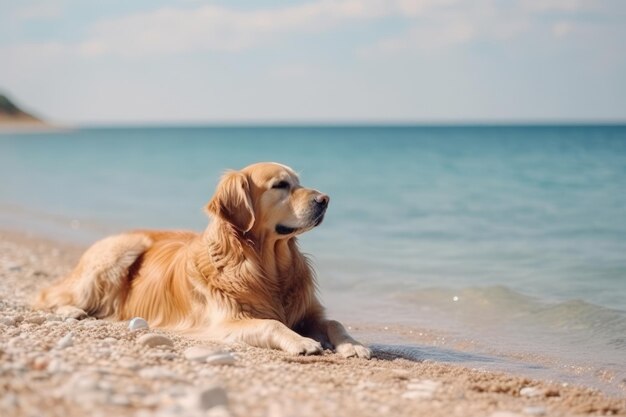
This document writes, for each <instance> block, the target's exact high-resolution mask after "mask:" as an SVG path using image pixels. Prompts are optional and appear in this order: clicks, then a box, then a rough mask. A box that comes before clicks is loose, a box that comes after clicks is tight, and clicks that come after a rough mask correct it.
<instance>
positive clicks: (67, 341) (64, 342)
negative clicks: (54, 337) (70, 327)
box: [56, 332, 74, 349]
mask: <svg viewBox="0 0 626 417" xmlns="http://www.w3.org/2000/svg"><path fill="white" fill-rule="evenodd" d="M73 337H74V334H73V333H72V332H69V333H68V334H66V335H65V336H63V337H62V338H61V340H59V341H58V342H57V344H56V348H57V349H65V348H68V347H70V346H73V345H74V340H73Z"/></svg>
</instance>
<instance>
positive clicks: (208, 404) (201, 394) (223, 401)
mask: <svg viewBox="0 0 626 417" xmlns="http://www.w3.org/2000/svg"><path fill="white" fill-rule="evenodd" d="M183 403H184V405H185V406H187V407H188V408H190V409H193V410H200V411H206V410H209V409H211V408H213V407H218V406H226V405H227V404H228V397H227V395H226V391H225V390H224V388H222V387H220V386H219V385H210V386H207V387H204V388H201V389H199V390H194V391H191V392H190V393H189V394H188V395H187V398H185V400H184V401H183Z"/></svg>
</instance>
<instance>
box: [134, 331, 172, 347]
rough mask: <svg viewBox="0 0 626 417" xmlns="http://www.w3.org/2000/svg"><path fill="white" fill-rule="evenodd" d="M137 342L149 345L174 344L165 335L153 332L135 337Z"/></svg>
mask: <svg viewBox="0 0 626 417" xmlns="http://www.w3.org/2000/svg"><path fill="white" fill-rule="evenodd" d="M137 342H139V344H141V345H144V346H149V347H155V346H174V343H173V342H172V341H171V340H170V339H168V338H167V337H165V336H162V335H160V334H155V333H148V334H144V335H143V336H141V337H140V338H139V339H137Z"/></svg>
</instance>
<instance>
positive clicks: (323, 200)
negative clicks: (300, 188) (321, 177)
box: [315, 194, 330, 207]
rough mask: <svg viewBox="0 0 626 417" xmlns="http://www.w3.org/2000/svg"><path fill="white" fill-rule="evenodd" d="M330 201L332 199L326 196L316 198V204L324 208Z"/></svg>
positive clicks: (321, 195) (320, 195) (319, 195)
mask: <svg viewBox="0 0 626 417" xmlns="http://www.w3.org/2000/svg"><path fill="white" fill-rule="evenodd" d="M329 201H330V197H329V196H327V195H326V194H318V195H316V196H315V202H316V203H317V204H319V205H320V206H322V207H326V206H327V205H328V202H329Z"/></svg>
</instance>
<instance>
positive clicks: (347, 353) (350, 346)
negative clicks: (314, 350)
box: [335, 342, 372, 359]
mask: <svg viewBox="0 0 626 417" xmlns="http://www.w3.org/2000/svg"><path fill="white" fill-rule="evenodd" d="M335 350H336V351H337V353H338V354H340V355H341V356H343V357H344V358H353V357H357V358H364V359H369V358H371V357H372V351H371V350H370V348H368V347H365V346H363V345H362V344H360V343H359V342H354V343H352V342H344V343H341V344H339V345H338V346H337V347H336V349H335Z"/></svg>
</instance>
